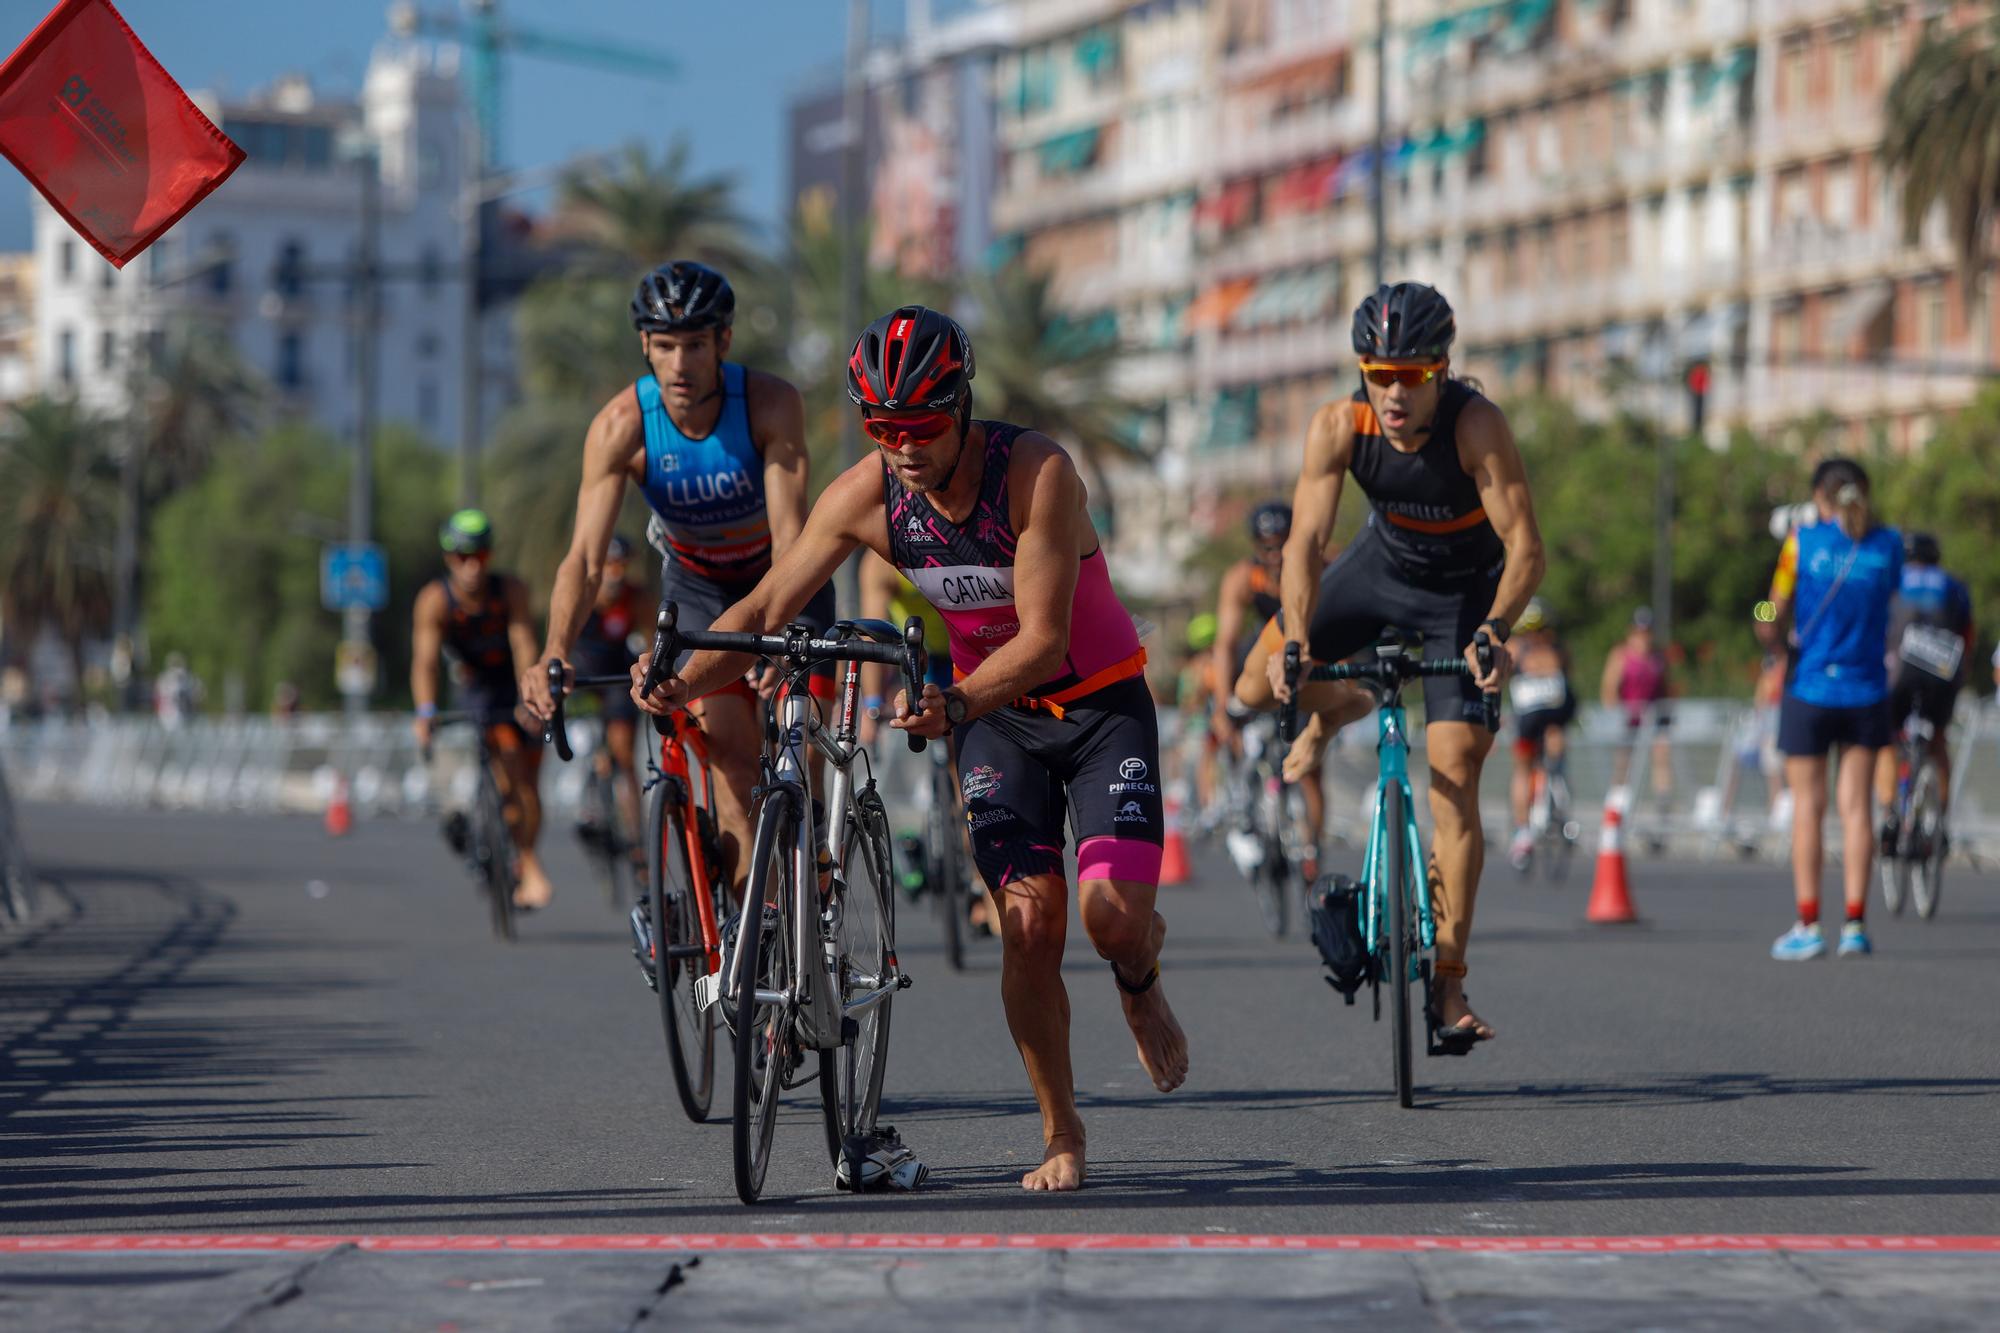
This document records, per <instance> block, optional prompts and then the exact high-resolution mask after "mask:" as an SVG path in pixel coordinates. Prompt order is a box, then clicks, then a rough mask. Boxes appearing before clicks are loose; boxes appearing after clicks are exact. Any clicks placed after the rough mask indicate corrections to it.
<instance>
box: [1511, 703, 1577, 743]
mask: <svg viewBox="0 0 2000 1333" xmlns="http://www.w3.org/2000/svg"><path fill="white" fill-rule="evenodd" d="M1574 721H1576V696H1575V695H1574V694H1571V695H1568V696H1566V697H1565V698H1564V699H1563V702H1562V706H1561V707H1559V708H1537V709H1535V710H1534V711H1533V712H1531V713H1516V714H1514V736H1515V738H1516V739H1517V740H1519V741H1521V742H1522V743H1524V744H1527V745H1540V744H1541V743H1542V737H1543V736H1545V735H1547V734H1548V733H1549V732H1550V731H1556V730H1560V729H1562V728H1563V727H1566V726H1568V725H1569V724H1570V723H1572V722H1574Z"/></svg>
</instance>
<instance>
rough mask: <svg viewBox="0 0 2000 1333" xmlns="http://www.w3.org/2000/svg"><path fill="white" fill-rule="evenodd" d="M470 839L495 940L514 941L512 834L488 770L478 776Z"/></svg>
mask: <svg viewBox="0 0 2000 1333" xmlns="http://www.w3.org/2000/svg"><path fill="white" fill-rule="evenodd" d="M474 823H475V827H474V829H473V836H474V837H475V838H477V839H478V840H479V846H480V849H481V850H480V853H479V863H480V870H481V871H482V872H483V880H484V884H483V887H484V888H485V890H486V909H487V912H488V914H489V915H490V916H491V917H492V921H493V936H494V938H495V939H501V940H512V939H513V938H514V886H515V885H517V884H519V883H520V882H521V875H520V869H519V863H518V860H517V853H516V852H515V850H514V833H513V830H512V829H509V828H508V827H507V807H506V806H505V805H504V804H503V803H502V802H501V800H500V788H499V787H498V786H496V785H495V784H494V781H493V774H492V772H491V770H490V769H489V770H486V771H482V772H481V773H480V775H479V808H478V813H477V816H476V818H475V820H474Z"/></svg>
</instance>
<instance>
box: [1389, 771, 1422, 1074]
mask: <svg viewBox="0 0 2000 1333" xmlns="http://www.w3.org/2000/svg"><path fill="white" fill-rule="evenodd" d="M1406 819H1407V816H1406V815H1405V814H1404V812H1403V788H1402V784H1401V783H1396V782H1391V783H1388V784H1387V785H1386V786H1385V787H1384V788H1383V791H1382V821H1383V826H1384V828H1385V830H1386V833H1387V836H1386V837H1385V838H1384V839H1383V846H1382V853H1383V854H1382V884H1383V887H1384V889H1385V890H1386V892H1387V895H1388V899H1389V911H1388V913H1387V917H1388V927H1389V1017H1390V1020H1391V1021H1390V1024H1389V1031H1390V1041H1391V1042H1392V1043H1393V1047H1394V1050H1393V1057H1394V1062H1395V1073H1396V1102H1397V1104H1398V1105H1399V1106H1408V1105H1410V1103H1411V1101H1412V1100H1413V1099H1414V1097H1415V1091H1416V1090H1415V1088H1414V1086H1413V1083H1412V1078H1413V1075H1412V1072H1411V1067H1410V932H1411V930H1412V929H1413V927H1412V925H1411V922H1410V915H1411V913H1410V894H1411V893H1412V892H1413V890H1412V888H1411V884H1410V878H1411V867H1410V865H1409V850H1410V849H1409V842H1408V837H1409V830H1408V828H1407V826H1406V822H1405V821H1406Z"/></svg>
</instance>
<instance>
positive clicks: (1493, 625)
mask: <svg viewBox="0 0 2000 1333" xmlns="http://www.w3.org/2000/svg"><path fill="white" fill-rule="evenodd" d="M1479 628H1481V629H1483V630H1487V631H1490V632H1491V633H1492V635H1493V642H1495V643H1497V644H1499V645H1500V646H1501V647H1503V648H1504V647H1506V646H1507V640H1508V639H1510V638H1512V637H1513V635H1514V627H1513V626H1512V625H1510V624H1508V623H1507V622H1506V621H1504V620H1502V619H1501V618H1500V617H1498V616H1494V617H1492V618H1491V619H1489V620H1482V621H1480V622H1479Z"/></svg>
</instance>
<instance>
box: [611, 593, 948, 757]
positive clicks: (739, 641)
mask: <svg viewBox="0 0 2000 1333" xmlns="http://www.w3.org/2000/svg"><path fill="white" fill-rule="evenodd" d="M679 622H680V606H679V604H678V603H676V602H673V601H671V600H669V601H663V602H661V603H660V614H659V616H658V618H657V619H656V620H655V621H654V628H653V651H652V655H651V657H650V658H649V659H648V661H647V663H646V677H645V679H644V680H643V681H641V682H640V683H639V697H640V698H642V699H648V698H651V697H652V694H653V691H654V690H656V689H658V688H659V687H660V685H661V684H662V683H664V682H665V681H666V679H667V677H668V675H669V673H670V671H671V665H672V663H673V661H674V659H675V658H677V657H679V656H680V655H681V652H682V651H683V650H685V649H689V648H692V649H696V650H698V651H709V652H721V653H750V654H753V655H754V656H757V657H775V658H781V659H782V660H783V661H784V662H785V663H786V664H787V665H789V666H792V667H801V668H802V667H810V666H814V665H817V664H818V663H821V662H873V663H875V664H877V665H878V666H892V667H899V668H901V670H902V673H903V686H904V688H905V689H906V690H907V691H908V697H909V700H910V703H911V705H912V707H914V706H915V704H916V702H917V701H918V700H919V699H921V698H922V697H923V689H924V686H923V680H924V666H925V661H924V622H923V621H921V620H919V619H918V618H917V617H915V616H911V617H910V618H909V619H908V620H907V621H905V622H904V623H903V629H902V634H901V636H900V638H895V637H893V636H895V634H896V631H895V628H894V627H893V626H891V625H888V624H885V623H881V622H867V621H848V622H843V623H844V624H845V625H846V626H848V627H849V628H850V629H852V630H854V631H855V632H857V633H860V634H867V633H869V630H868V625H869V624H870V623H876V624H880V626H881V630H882V635H881V637H879V638H852V637H841V638H832V639H826V638H819V637H816V636H815V635H814V633H813V631H812V630H810V629H808V628H807V627H806V626H804V625H799V624H792V625H787V626H786V627H785V630H784V632H783V633H782V634H752V633H749V632H747V631H740V630H683V629H681V628H680V623H679ZM664 722H665V719H664V718H655V719H653V725H654V726H655V727H656V728H657V727H661V726H662V725H663V724H664ZM909 741H910V750H911V751H912V752H913V753H916V754H921V753H923V749H924V744H925V742H924V738H923V737H922V736H911V737H910V738H909Z"/></svg>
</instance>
